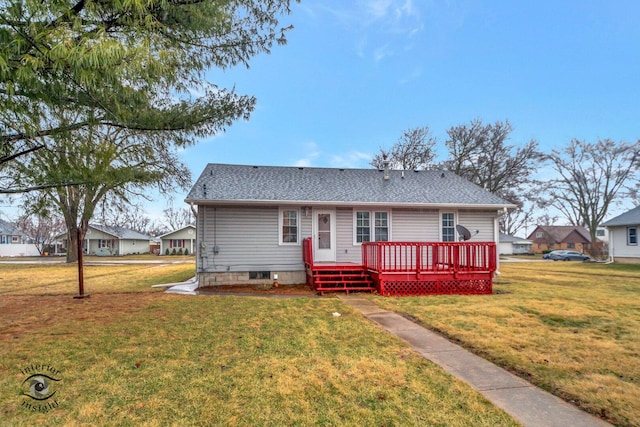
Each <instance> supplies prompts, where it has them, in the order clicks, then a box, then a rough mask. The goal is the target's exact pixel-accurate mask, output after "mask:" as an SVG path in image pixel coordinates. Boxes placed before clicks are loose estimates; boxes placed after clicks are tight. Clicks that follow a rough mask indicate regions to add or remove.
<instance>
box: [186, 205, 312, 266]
mask: <svg viewBox="0 0 640 427" xmlns="http://www.w3.org/2000/svg"><path fill="white" fill-rule="evenodd" d="M199 208H200V209H201V210H202V212H199V214H198V217H199V218H198V219H199V221H203V223H204V224H203V227H198V229H199V230H200V229H202V230H203V239H204V242H205V247H206V248H205V251H203V252H202V253H201V254H200V255H199V257H198V258H200V259H199V260H198V268H199V271H202V272H207V271H208V272H214V271H220V272H226V271H278V270H281V271H299V270H304V265H303V263H302V249H301V246H300V244H286V245H283V244H280V231H279V229H280V209H279V208H278V207H217V208H214V207H211V206H200V207H199ZM284 209H289V208H288V207H287V208H284ZM292 209H297V210H298V212H299V211H300V207H297V208H292ZM298 219H299V220H300V221H301V222H302V224H301V227H300V229H304V230H306V231H307V233H308V234H307V235H305V234H302V235H300V236H299V241H301V240H302V239H303V238H304V237H308V235H310V229H311V217H310V216H309V217H304V216H303V215H298ZM199 225H200V224H199ZM214 246H217V247H218V253H217V254H214V253H213V252H214V251H213V249H214Z"/></svg>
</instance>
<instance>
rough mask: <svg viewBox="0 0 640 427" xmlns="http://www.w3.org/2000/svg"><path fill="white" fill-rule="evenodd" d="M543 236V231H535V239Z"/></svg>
mask: <svg viewBox="0 0 640 427" xmlns="http://www.w3.org/2000/svg"><path fill="white" fill-rule="evenodd" d="M543 237H544V232H542V231H536V239H542V238H543Z"/></svg>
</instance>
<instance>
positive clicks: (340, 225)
mask: <svg viewBox="0 0 640 427" xmlns="http://www.w3.org/2000/svg"><path fill="white" fill-rule="evenodd" d="M185 201H186V202H187V203H189V204H191V205H196V206H197V211H198V215H197V223H196V246H197V248H198V257H197V258H196V260H197V261H196V269H197V275H198V280H199V283H200V286H201V287H202V286H214V285H219V284H234V283H245V284H246V283H256V284H263V283H273V282H274V281H277V282H279V283H282V284H299V283H304V282H307V283H310V285H314V283H316V282H315V280H316V279H315V276H313V275H315V274H321V273H319V272H318V270H320V267H319V266H320V265H322V266H323V267H324V268H325V269H326V270H327V271H325V273H326V274H329V271H331V272H332V274H333V277H332V278H331V280H330V281H331V282H332V283H334V284H335V285H336V286H337V287H340V286H343V285H345V283H347V282H349V280H351V279H353V281H354V282H355V281H357V280H360V279H357V278H356V276H357V277H358V278H361V276H363V275H366V274H368V271H373V270H372V269H368V270H367V266H366V263H365V261H366V262H369V263H374V262H375V263H378V264H380V263H382V262H387V263H388V262H396V267H395V272H396V273H398V276H397V277H396V279H397V280H396V282H397V283H398V286H404V285H403V283H404V281H407V280H410V279H408V278H407V277H413V279H411V280H412V281H413V282H415V281H416V280H417V279H416V277H417V273H416V271H409V270H411V269H414V270H415V269H416V268H418V267H420V268H423V269H427V268H429V269H432V270H433V269H436V268H437V269H441V271H440V272H441V273H442V274H441V276H439V278H438V279H437V280H436V281H437V282H438V286H439V284H440V283H444V281H445V278H447V277H449V278H450V277H453V276H452V275H453V274H454V272H453V270H451V268H452V266H453V265H454V264H455V265H456V266H458V265H459V264H460V263H459V261H460V260H459V259H458V258H456V257H462V256H463V257H466V256H468V257H469V258H471V257H472V256H474V255H476V252H473V251H476V250H477V259H478V260H480V259H482V260H484V261H486V262H489V261H490V260H489V259H488V258H487V257H493V259H495V256H496V243H497V241H498V216H499V213H501V212H502V211H503V210H504V209H507V208H512V207H514V206H513V205H511V204H509V203H508V202H506V201H504V200H503V199H501V198H499V197H497V196H495V195H493V194H491V193H489V192H487V191H486V190H483V189H482V188H480V187H478V186H476V185H474V184H471V183H470V182H468V181H466V180H465V179H463V178H460V177H458V176H456V175H455V174H453V173H451V172H442V171H399V170H385V171H381V170H376V169H335V168H310V167H271V166H244V165H226V164H209V165H207V166H206V167H205V169H204V171H203V172H202V174H201V175H200V177H199V178H198V180H197V182H196V183H195V185H194V186H193V188H192V189H191V191H190V192H189V194H188V196H187V198H186V199H185ZM457 225H463V226H466V227H468V229H470V230H474V233H473V235H472V236H471V239H470V240H469V242H475V243H478V245H479V246H478V248H477V249H473V251H471V249H469V248H470V247H471V246H470V244H469V245H467V246H468V247H469V248H468V247H467V246H465V247H463V245H462V243H460V242H459V240H460V235H459V232H460V229H459V227H458V228H457V227H456V226H457ZM303 242H304V244H303ZM392 242H412V243H413V245H412V246H406V247H405V249H399V248H400V245H395V244H393V243H392ZM443 242H446V244H445V243H443ZM420 243H425V244H426V243H429V244H430V245H431V246H429V247H427V246H425V245H424V244H420ZM481 243H482V245H481ZM376 245H377V246H376ZM369 246H371V247H372V248H369V249H366V248H368V247H369ZM480 246H482V247H480ZM383 251H384V252H383ZM391 251H397V252H395V253H391ZM402 251H404V252H402ZM411 251H414V252H411ZM417 251H419V252H417ZM461 251H462V252H464V254H465V255H460V253H462V252H461ZM465 251H466V252H465ZM470 251H471V252H470ZM365 252H367V253H369V255H366V253H365ZM401 252H402V254H401ZM410 252H411V253H412V254H413V255H412V256H414V258H411V256H410V255H409V253H410ZM445 252H446V253H445ZM481 252H482V253H481ZM416 254H417V255H416ZM303 257H304V259H303ZM420 257H422V258H420ZM483 257H484V258H483ZM383 258H384V259H383ZM453 258H456V259H453ZM465 259H466V258H465ZM484 261H483V262H484ZM465 262H466V261H465ZM474 262H475V261H471V260H469V261H468V262H466V264H464V266H465V267H469V266H471V264H473V263H474ZM400 264H402V267H400ZM418 264H420V265H418ZM349 265H351V266H353V270H350V272H348V271H347V268H346V266H349ZM389 265H390V264H389ZM460 265H461V264H460ZM313 267H317V269H316V270H314V269H313ZM343 267H344V268H343ZM387 267H388V265H387ZM372 268H373V267H372ZM487 268H489V267H487ZM491 268H493V269H495V266H494V265H492V266H491ZM406 269H408V270H406ZM432 270H430V271H432ZM418 273H419V272H418ZM411 275H412V276H411ZM400 276H402V277H400ZM356 279H357V280H356ZM401 279H402V280H401ZM326 280H327V281H329V279H326ZM363 280H364V279H363ZM384 280H387V278H384ZM425 280H426V279H425ZM434 280H435V279H434ZM470 280H471V279H470ZM489 280H490V279H489ZM434 283H435V282H434ZM447 283H449V282H447ZM469 283H471V282H469ZM411 286H413V285H407V286H406V287H405V288H407V289H408V288H410V287H411ZM434 286H435V285H434ZM489 288H490V283H489ZM323 289H328V287H325V288H323Z"/></svg>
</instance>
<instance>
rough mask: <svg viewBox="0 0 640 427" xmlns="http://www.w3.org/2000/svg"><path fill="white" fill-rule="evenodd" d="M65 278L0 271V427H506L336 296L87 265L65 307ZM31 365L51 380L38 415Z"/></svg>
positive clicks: (34, 270) (150, 269)
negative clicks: (222, 292)
mask: <svg viewBox="0 0 640 427" xmlns="http://www.w3.org/2000/svg"><path fill="white" fill-rule="evenodd" d="M45 267H46V268H45ZM118 267H120V268H118ZM68 268H69V266H63V265H61V266H42V267H31V266H22V265H19V266H16V265H13V266H9V265H1V266H0V312H1V313H2V317H1V318H0V373H1V374H2V375H0V420H1V422H0V424H2V425H36V424H41V425H63V424H64V425H88V424H91V425H105V424H116V425H131V426H138V425H180V426H182V425H224V426H227V425H238V426H253V425H272V426H282V425H300V426H308V425H345V426H353V425H363V426H365V425H366V426H368V425H370V426H382V425H386V426H393V425H397V426H403V425H440V426H469V425H474V426H476V425H479V426H482V425H484V426H496V425H501V426H503V425H506V426H508V425H516V423H515V422H514V421H513V420H512V419H511V418H510V417H509V416H507V415H506V414H505V413H504V412H502V411H500V410H498V409H496V408H495V407H494V406H493V405H491V404H490V403H489V402H488V401H486V400H485V399H484V398H483V397H482V396H481V395H479V394H478V393H476V392H475V391H473V390H471V389H470V388H469V387H468V386H466V385H465V384H463V383H460V382H459V381H457V380H455V379H453V378H452V377H450V376H449V375H447V374H446V373H444V372H443V371H442V370H440V369H439V368H438V367H436V366H435V365H433V364H432V363H430V362H428V361H425V360H424V359H422V358H420V357H418V356H417V355H416V354H415V353H414V352H413V351H411V350H410V349H409V348H408V347H407V346H406V345H405V344H404V343H402V342H400V341H399V340H397V339H396V338H394V337H392V336H390V335H388V334H386V333H384V332H383V331H382V330H380V329H379V328H378V327H376V326H375V325H373V324H372V323H370V322H369V321H367V320H365V319H364V318H363V317H362V316H361V315H360V314H359V313H356V312H354V311H352V310H351V309H350V308H348V307H346V306H345V305H344V304H343V303H342V302H341V301H340V300H338V299H336V298H295V299H268V298H254V297H234V296H198V297H194V296H181V295H168V294H164V293H160V292H157V291H151V290H150V288H149V286H150V284H151V283H150V280H149V277H148V276H150V275H154V279H153V280H155V281H157V282H158V283H163V282H169V281H175V279H176V278H177V277H180V276H182V277H183V278H186V277H188V276H189V275H190V274H192V271H193V265H191V266H189V265H182V268H183V269H184V270H183V271H182V272H181V273H180V272H179V271H174V270H169V268H176V267H175V266H171V267H170V266H165V267H160V266H151V265H146V266H140V265H136V266H101V267H89V268H87V271H86V272H87V280H86V287H87V292H89V293H91V297H90V298H88V299H85V300H74V299H73V298H71V295H72V294H73V293H74V290H75V287H74V286H75V282H74V281H75V276H73V274H72V272H71V271H70V270H68ZM109 268H112V270H108V269H109ZM189 268H190V269H191V270H189ZM103 269H106V270H103ZM162 271H166V272H167V276H162V273H158V272H162ZM30 277H36V278H38V280H35V279H29V278H30ZM48 281H50V282H51V283H49V284H48V283H47V282H48ZM336 311H337V312H340V313H341V314H342V316H340V317H334V316H332V313H333V312H336ZM35 364H40V365H47V366H51V367H52V368H54V369H55V370H56V371H59V372H57V373H56V375H57V377H58V378H56V379H61V381H59V382H53V381H51V383H52V385H51V388H50V392H51V391H53V390H55V392H56V394H55V396H54V397H52V398H51V399H53V400H54V401H55V402H56V403H57V406H56V407H55V408H53V409H50V410H48V411H47V412H46V413H38V412H37V411H36V412H34V411H30V410H29V409H27V408H26V407H25V404H24V403H23V402H29V403H31V404H33V403H34V402H35V401H33V400H31V399H29V398H28V397H25V396H22V395H21V394H22V393H25V392H30V391H29V390H28V384H29V383H27V384H26V385H25V384H23V382H24V380H25V378H26V376H27V374H28V373H25V370H26V369H27V368H28V367H29V366H31V365H35ZM25 389H26V390H25ZM51 399H49V400H48V401H47V402H50V401H51Z"/></svg>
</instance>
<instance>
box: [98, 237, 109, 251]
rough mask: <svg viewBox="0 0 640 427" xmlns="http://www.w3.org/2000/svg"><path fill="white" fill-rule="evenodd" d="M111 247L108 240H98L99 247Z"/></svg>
mask: <svg viewBox="0 0 640 427" xmlns="http://www.w3.org/2000/svg"><path fill="white" fill-rule="evenodd" d="M108 247H109V243H108V241H107V240H104V239H100V240H98V248H99V249H102V248H108Z"/></svg>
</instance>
